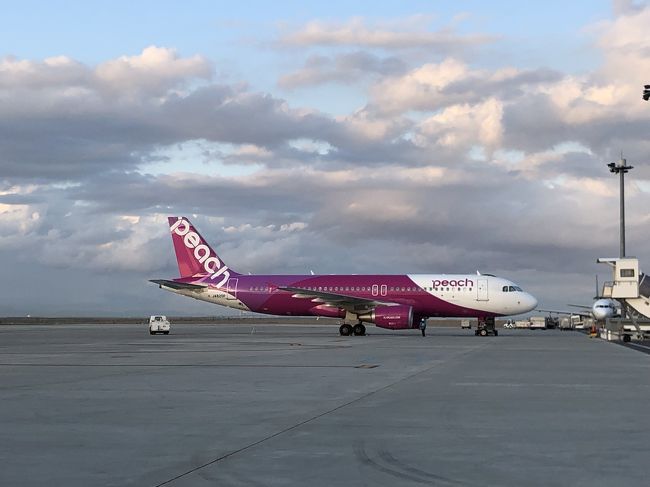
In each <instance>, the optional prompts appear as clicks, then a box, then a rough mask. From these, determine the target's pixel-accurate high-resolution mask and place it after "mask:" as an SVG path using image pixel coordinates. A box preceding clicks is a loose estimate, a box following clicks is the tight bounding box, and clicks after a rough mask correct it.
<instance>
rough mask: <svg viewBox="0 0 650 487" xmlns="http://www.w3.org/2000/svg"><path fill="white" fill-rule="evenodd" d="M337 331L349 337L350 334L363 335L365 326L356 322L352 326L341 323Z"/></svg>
mask: <svg viewBox="0 0 650 487" xmlns="http://www.w3.org/2000/svg"><path fill="white" fill-rule="evenodd" d="M339 333H340V334H341V336H343V337H349V336H350V335H354V336H365V334H366V327H365V325H363V324H362V323H357V324H356V325H354V326H352V325H349V324H347V323H343V324H342V325H341V326H340V327H339Z"/></svg>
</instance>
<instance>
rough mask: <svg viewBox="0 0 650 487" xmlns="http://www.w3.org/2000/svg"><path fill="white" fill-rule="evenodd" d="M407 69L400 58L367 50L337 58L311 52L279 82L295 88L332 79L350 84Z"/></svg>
mask: <svg viewBox="0 0 650 487" xmlns="http://www.w3.org/2000/svg"><path fill="white" fill-rule="evenodd" d="M405 69H406V64H405V63H404V62H403V61H402V60H401V59H400V58H398V57H395V56H390V57H385V58H381V57H379V56H376V55H373V54H370V53H368V52H364V51H356V52H352V53H345V54H340V55H337V56H334V57H328V56H321V55H312V56H310V57H309V58H307V61H306V62H305V65H304V66H303V67H302V68H301V69H299V70H297V71H294V72H293V73H289V74H287V75H284V76H282V77H281V78H280V79H279V81H278V85H279V86H280V87H281V88H285V89H294V88H300V87H305V86H312V85H319V84H323V83H331V82H337V83H346V84H347V83H354V82H355V81H358V80H360V79H363V78H364V77H365V76H368V75H395V74H399V73H402V72H403V71H405Z"/></svg>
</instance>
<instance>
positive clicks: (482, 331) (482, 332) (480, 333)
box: [479, 328, 487, 337]
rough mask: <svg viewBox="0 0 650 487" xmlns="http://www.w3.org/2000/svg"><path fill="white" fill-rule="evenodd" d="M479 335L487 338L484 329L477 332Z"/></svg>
mask: <svg viewBox="0 0 650 487" xmlns="http://www.w3.org/2000/svg"><path fill="white" fill-rule="evenodd" d="M479 335H481V336H482V337H486V336H487V330H486V329H485V328H481V331H479Z"/></svg>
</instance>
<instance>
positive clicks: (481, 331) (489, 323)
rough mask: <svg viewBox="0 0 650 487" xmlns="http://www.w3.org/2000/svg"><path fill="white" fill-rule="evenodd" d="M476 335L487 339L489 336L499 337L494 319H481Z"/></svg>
mask: <svg viewBox="0 0 650 487" xmlns="http://www.w3.org/2000/svg"><path fill="white" fill-rule="evenodd" d="M474 335H480V336H482V337H486V336H488V335H494V336H495V337H496V336H499V330H497V329H496V326H495V325H494V318H479V319H478V327H477V328H476V330H475V331H474Z"/></svg>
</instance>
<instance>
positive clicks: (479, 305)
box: [169, 274, 536, 318]
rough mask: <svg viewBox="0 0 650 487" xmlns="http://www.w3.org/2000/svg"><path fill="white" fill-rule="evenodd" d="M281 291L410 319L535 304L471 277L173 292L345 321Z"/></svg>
mask: <svg viewBox="0 0 650 487" xmlns="http://www.w3.org/2000/svg"><path fill="white" fill-rule="evenodd" d="M178 281H182V280H181V279H179V280H178ZM188 282H197V281H196V280H192V281H188ZM281 287H291V288H300V289H304V290H305V291H306V292H309V291H315V292H329V293H335V294H341V295H345V296H351V297H358V298H364V299H368V300H375V301H386V302H390V303H398V304H402V305H406V306H411V307H412V308H413V313H414V315H415V316H417V317H421V318H428V317H440V316H444V317H479V316H480V317H494V316H504V315H515V314H520V313H525V312H527V311H530V310H531V309H532V308H534V306H535V303H536V301H535V299H534V298H533V297H532V296H530V295H529V294H528V293H526V292H523V291H521V290H516V289H518V288H517V287H516V286H515V285H514V284H513V283H512V282H511V281H508V280H506V279H503V278H499V277H494V276H487V275H475V274H461V275H456V274H454V275H445V274H408V275H254V276H246V275H239V276H237V277H235V278H230V279H229V280H228V281H227V282H226V283H225V286H223V287H220V288H219V287H216V286H214V285H208V286H207V287H205V288H203V289H200V290H185V289H181V290H175V291H176V292H178V293H179V294H183V295H186V296H191V297H193V298H196V299H200V300H203V301H207V302H210V303H214V304H218V305H221V306H227V307H230V308H235V309H239V310H247V311H253V312H256V313H266V314H275V315H286V316H313V315H315V316H330V317H340V318H344V317H345V311H344V310H340V309H338V308H336V307H333V306H322V305H321V304H320V303H319V302H318V298H312V299H309V298H308V297H301V296H300V294H299V293H297V292H289V291H283V290H280V289H278V288H281ZM504 289H508V291H504ZM510 289H512V291H510ZM169 290H172V289H169Z"/></svg>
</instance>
